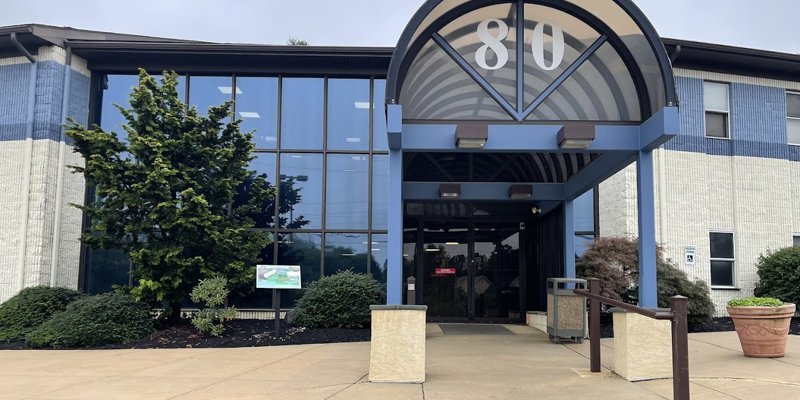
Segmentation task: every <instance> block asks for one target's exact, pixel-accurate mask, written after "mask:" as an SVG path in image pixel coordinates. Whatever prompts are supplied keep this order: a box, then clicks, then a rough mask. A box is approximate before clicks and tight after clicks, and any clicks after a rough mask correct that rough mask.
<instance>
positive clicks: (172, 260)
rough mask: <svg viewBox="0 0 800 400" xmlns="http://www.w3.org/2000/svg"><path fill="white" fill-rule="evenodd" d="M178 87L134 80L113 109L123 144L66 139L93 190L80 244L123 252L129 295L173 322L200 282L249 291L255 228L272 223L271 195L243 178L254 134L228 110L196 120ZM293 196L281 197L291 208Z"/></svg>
mask: <svg viewBox="0 0 800 400" xmlns="http://www.w3.org/2000/svg"><path fill="white" fill-rule="evenodd" d="M177 85H178V76H177V75H176V74H175V73H172V72H165V73H164V77H163V78H162V79H161V80H160V83H159V82H157V81H156V80H155V79H154V78H153V77H151V76H149V75H148V74H147V73H146V72H145V71H143V70H141V71H140V72H139V84H138V86H136V87H135V88H134V89H133V92H132V93H131V96H130V108H124V107H121V106H119V105H115V106H116V107H117V108H118V109H119V110H120V112H121V113H122V115H123V116H124V118H125V120H126V125H125V126H124V127H123V129H124V130H125V132H126V133H127V140H125V141H122V140H120V139H119V137H118V136H117V134H116V133H114V132H105V131H103V130H102V129H101V128H99V127H97V126H94V127H93V128H91V129H87V128H84V127H82V126H79V125H78V124H77V123H75V122H74V121H73V122H70V124H69V126H68V131H67V135H68V136H69V137H70V138H72V139H73V140H74V142H75V150H76V151H77V152H78V153H80V154H81V155H82V156H83V157H84V159H85V160H86V163H85V166H84V167H73V169H74V170H75V171H76V172H79V173H83V174H84V175H85V177H86V180H87V185H92V186H93V187H94V188H95V196H94V199H93V201H90V202H89V204H87V205H85V206H79V207H80V208H81V209H83V210H84V212H85V213H86V215H87V216H88V217H89V218H90V221H91V229H90V230H89V232H87V233H85V234H84V235H83V237H82V240H83V241H84V242H85V243H87V244H88V245H90V246H94V247H99V248H121V249H123V250H124V251H125V253H126V254H128V255H129V256H130V258H131V261H132V263H133V274H134V286H133V288H132V292H133V294H134V295H135V296H136V297H137V298H139V299H141V300H145V301H151V302H153V303H154V304H164V305H165V306H166V307H167V309H168V311H169V314H168V315H170V316H171V317H172V318H177V317H178V315H179V310H180V304H181V302H182V301H183V300H184V299H185V298H186V297H187V296H188V293H189V292H191V289H192V287H193V286H194V285H195V284H196V283H197V281H198V280H199V279H202V278H207V277H211V276H218V275H219V276H224V277H225V278H227V279H228V282H229V284H230V287H231V288H232V289H234V290H238V291H240V292H241V291H247V290H249V289H252V287H253V281H254V276H255V264H256V263H257V262H258V261H259V260H258V258H259V253H260V252H261V251H262V250H263V249H264V248H265V246H267V245H268V244H269V243H270V240H271V238H270V237H269V235H268V234H267V233H266V232H264V231H260V230H256V229H254V227H255V224H256V221H258V222H259V225H268V224H271V223H272V222H273V221H272V220H273V219H274V217H273V215H274V214H273V213H274V206H273V205H271V204H274V201H273V200H274V187H273V186H271V185H269V184H268V183H267V180H266V176H265V175H257V174H256V173H254V172H251V171H249V170H248V164H249V162H250V160H251V159H252V156H251V152H252V151H253V149H254V145H253V143H252V141H251V139H252V134H251V133H243V132H241V131H240V130H239V121H238V120H231V103H230V102H228V103H225V104H222V105H219V106H216V107H211V108H210V109H209V110H208V115H207V116H204V115H201V114H200V113H198V111H197V110H196V109H195V108H194V107H192V108H188V107H187V106H186V105H185V104H184V103H183V102H182V101H181V100H180V97H179V96H178V90H177ZM289 191H291V188H289ZM298 192H299V191H297V190H295V191H292V192H291V193H287V194H291V195H292V197H294V198H295V200H294V201H299V200H300V195H299V193H298ZM289 206H291V205H289ZM282 208H283V207H282ZM290 222H293V221H290ZM303 222H304V221H303V220H302V218H301V219H300V222H299V223H296V224H300V225H302V224H303Z"/></svg>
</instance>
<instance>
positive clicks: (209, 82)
mask: <svg viewBox="0 0 800 400" xmlns="http://www.w3.org/2000/svg"><path fill="white" fill-rule="evenodd" d="M233 91H234V89H233V78H231V77H230V76H192V77H189V106H194V107H197V114H198V115H208V109H209V108H211V107H216V106H219V105H222V104H223V103H225V102H226V101H231V100H233ZM240 93H241V90H240V89H238V88H237V89H236V94H237V95H239V94H240Z"/></svg>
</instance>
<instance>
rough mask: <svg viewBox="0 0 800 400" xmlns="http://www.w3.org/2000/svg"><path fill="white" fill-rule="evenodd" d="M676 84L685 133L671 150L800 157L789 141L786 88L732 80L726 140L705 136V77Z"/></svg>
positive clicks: (671, 143)
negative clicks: (728, 135)
mask: <svg viewBox="0 0 800 400" xmlns="http://www.w3.org/2000/svg"><path fill="white" fill-rule="evenodd" d="M676 85H677V88H678V97H679V99H680V128H681V133H680V135H678V136H677V137H675V138H674V139H672V140H670V141H669V142H667V143H666V144H665V145H664V148H666V149H667V150H678V151H690V152H695V153H705V154H711V155H719V156H733V155H736V156H747V157H764V158H775V159H783V160H793V161H800V148H798V147H797V146H789V145H788V144H787V135H786V94H785V90H784V89H782V88H773V87H766V86H756V85H747V84H739V83H734V84H731V86H730V96H731V100H730V106H731V108H730V127H731V129H730V130H731V139H730V140H726V139H711V138H706V137H705V132H704V131H703V128H704V118H705V115H704V109H703V108H704V107H703V81H702V80H701V79H696V78H686V77H676Z"/></svg>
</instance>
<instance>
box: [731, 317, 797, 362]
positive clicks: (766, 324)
mask: <svg viewBox="0 0 800 400" xmlns="http://www.w3.org/2000/svg"><path fill="white" fill-rule="evenodd" d="M794 312H795V305H794V304H785V305H782V306H780V307H731V306H728V314H730V316H731V318H732V319H733V325H734V326H735V327H736V333H737V334H738V335H739V342H740V343H741V344H742V351H744V355H745V356H747V357H760V358H778V357H783V354H784V352H785V350H786V337H787V335H788V334H789V325H790V324H791V322H792V317H793V316H794Z"/></svg>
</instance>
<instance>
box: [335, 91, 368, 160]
mask: <svg viewBox="0 0 800 400" xmlns="http://www.w3.org/2000/svg"><path fill="white" fill-rule="evenodd" d="M369 109H370V107H369V80H366V79H330V80H328V149H332V150H369Z"/></svg>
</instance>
